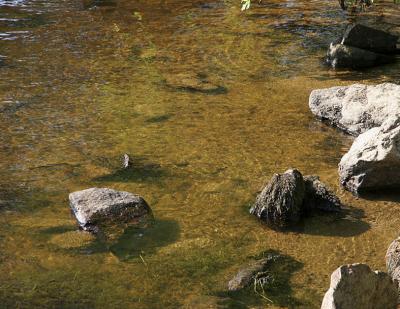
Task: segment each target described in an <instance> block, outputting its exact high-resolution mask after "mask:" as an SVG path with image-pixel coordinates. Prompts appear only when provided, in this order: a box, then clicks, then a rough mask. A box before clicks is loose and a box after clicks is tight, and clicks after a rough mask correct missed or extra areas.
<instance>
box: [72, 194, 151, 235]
mask: <svg viewBox="0 0 400 309" xmlns="http://www.w3.org/2000/svg"><path fill="white" fill-rule="evenodd" d="M69 202H70V206H71V209H72V211H73V213H74V215H75V217H76V219H77V221H78V223H79V225H80V226H81V227H82V228H83V229H84V230H89V231H96V229H97V228H98V226H100V225H107V224H110V223H116V224H123V223H138V222H140V221H143V220H147V219H150V218H152V212H151V209H150V207H149V205H148V204H147V203H146V201H145V200H144V199H143V198H142V197H141V196H139V195H136V194H132V193H129V192H125V191H116V190H113V189H108V188H90V189H86V190H82V191H77V192H73V193H71V194H70V195H69Z"/></svg>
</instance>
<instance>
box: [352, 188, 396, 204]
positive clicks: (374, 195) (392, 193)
mask: <svg viewBox="0 0 400 309" xmlns="http://www.w3.org/2000/svg"><path fill="white" fill-rule="evenodd" d="M358 196H359V197H360V198H362V199H365V200H369V201H387V202H396V203H400V189H399V188H391V189H379V190H376V191H370V192H364V193H360V194H358Z"/></svg>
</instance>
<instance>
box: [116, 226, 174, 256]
mask: <svg viewBox="0 0 400 309" xmlns="http://www.w3.org/2000/svg"><path fill="white" fill-rule="evenodd" d="M179 234H180V228H179V225H178V223H177V222H176V221H174V220H157V221H155V223H154V224H153V225H152V226H151V227H148V228H137V227H129V228H127V229H126V230H125V231H124V233H123V234H122V236H121V237H119V238H118V240H117V241H116V242H115V243H114V244H112V245H111V246H110V251H111V252H112V253H113V254H114V255H115V256H117V257H118V258H119V259H120V260H123V261H126V260H129V259H135V258H138V257H139V256H140V255H141V254H153V253H155V252H156V251H157V249H158V248H160V247H163V246H166V245H168V244H170V243H173V242H175V241H176V240H178V238H179Z"/></svg>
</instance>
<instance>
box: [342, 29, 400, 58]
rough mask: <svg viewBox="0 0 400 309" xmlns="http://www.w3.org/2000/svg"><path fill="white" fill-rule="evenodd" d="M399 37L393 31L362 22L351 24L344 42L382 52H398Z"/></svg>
mask: <svg viewBox="0 0 400 309" xmlns="http://www.w3.org/2000/svg"><path fill="white" fill-rule="evenodd" d="M398 39H399V37H398V36H396V35H393V34H391V33H388V32H385V31H382V30H378V29H374V28H371V27H367V26H364V25H360V24H350V25H349V26H348V27H347V28H346V31H345V32H344V34H343V38H342V42H341V43H342V44H344V45H348V46H353V47H358V48H362V49H365V50H369V51H372V52H375V53H380V54H395V53H397V51H398V50H397V46H396V44H397V41H398Z"/></svg>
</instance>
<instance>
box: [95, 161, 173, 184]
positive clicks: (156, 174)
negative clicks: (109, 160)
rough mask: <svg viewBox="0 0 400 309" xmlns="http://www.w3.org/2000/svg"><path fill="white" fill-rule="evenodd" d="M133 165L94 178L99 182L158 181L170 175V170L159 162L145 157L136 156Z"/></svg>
mask: <svg viewBox="0 0 400 309" xmlns="http://www.w3.org/2000/svg"><path fill="white" fill-rule="evenodd" d="M132 161H133V162H132V165H131V166H129V167H128V168H119V169H116V170H115V171H114V172H112V173H111V174H107V175H103V176H99V177H96V178H94V179H93V181H98V182H140V181H150V182H158V181H160V179H161V178H163V177H166V176H168V172H167V171H166V170H165V169H163V168H162V167H161V166H160V165H159V164H156V163H148V162H145V160H144V159H143V158H140V157H134V158H133V160H132Z"/></svg>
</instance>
